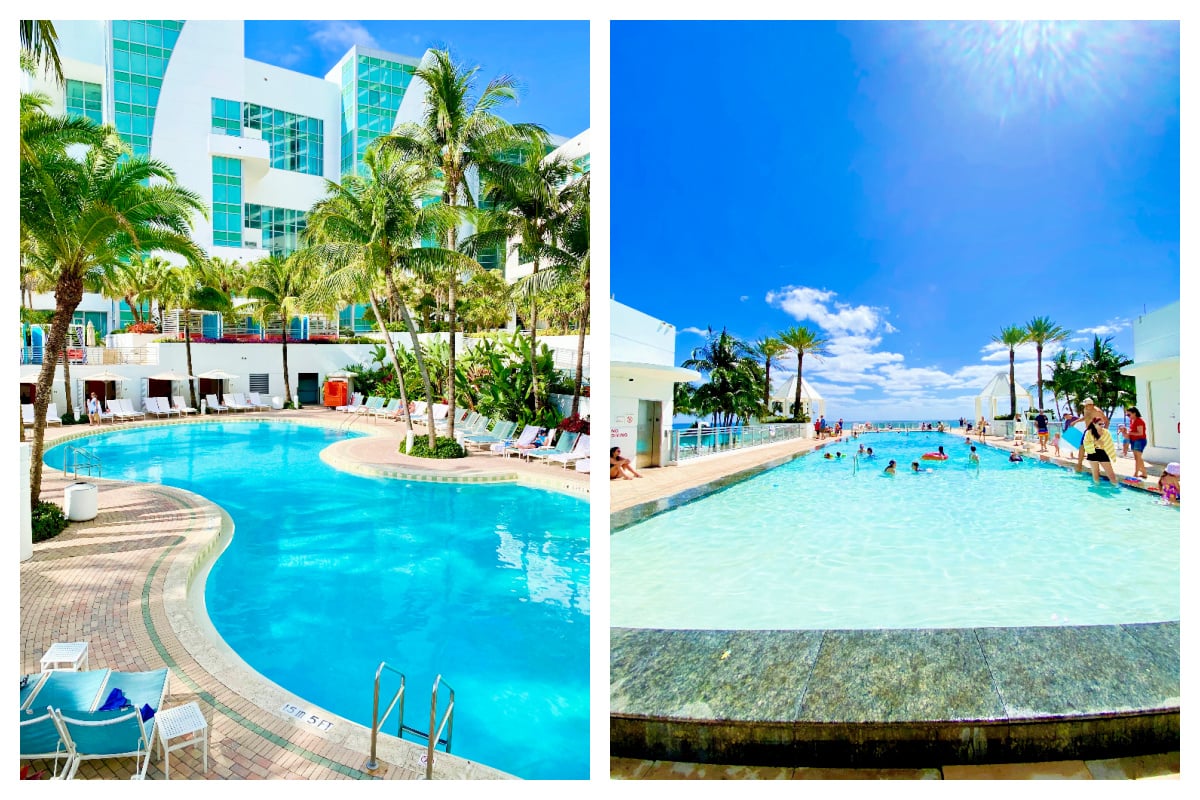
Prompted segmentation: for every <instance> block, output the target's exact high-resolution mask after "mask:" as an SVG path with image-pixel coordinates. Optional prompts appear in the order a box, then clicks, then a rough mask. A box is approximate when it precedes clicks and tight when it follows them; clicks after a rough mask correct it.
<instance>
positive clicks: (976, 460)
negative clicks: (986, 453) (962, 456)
mask: <svg viewBox="0 0 1200 800" xmlns="http://www.w3.org/2000/svg"><path fill="white" fill-rule="evenodd" d="M970 460H971V461H973V462H974V463H976V464H978V463H979V453H977V452H975V445H971V459H970Z"/></svg>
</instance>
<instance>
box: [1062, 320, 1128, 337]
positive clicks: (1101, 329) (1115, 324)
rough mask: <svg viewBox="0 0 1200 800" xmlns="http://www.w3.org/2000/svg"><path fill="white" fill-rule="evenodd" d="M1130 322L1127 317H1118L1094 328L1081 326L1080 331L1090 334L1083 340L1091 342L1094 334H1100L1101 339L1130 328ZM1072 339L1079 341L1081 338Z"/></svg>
mask: <svg viewBox="0 0 1200 800" xmlns="http://www.w3.org/2000/svg"><path fill="white" fill-rule="evenodd" d="M1130 324H1131V323H1130V321H1129V320H1127V319H1120V318H1117V319H1114V320H1110V321H1109V322H1106V323H1104V324H1103V325H1097V326H1096V327H1094V328H1080V329H1079V331H1078V333H1086V334H1088V338H1087V339H1084V340H1082V341H1086V342H1090V341H1092V339H1091V337H1092V335H1096V336H1099V337H1100V338H1101V339H1103V338H1104V337H1105V336H1113V335H1115V334H1117V333H1120V332H1121V331H1123V330H1125V329H1126V328H1128V327H1129V326H1130ZM1072 341H1079V340H1072Z"/></svg>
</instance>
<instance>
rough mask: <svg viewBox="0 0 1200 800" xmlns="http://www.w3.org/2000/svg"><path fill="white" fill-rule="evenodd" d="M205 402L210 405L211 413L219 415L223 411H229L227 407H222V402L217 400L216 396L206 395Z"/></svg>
mask: <svg viewBox="0 0 1200 800" xmlns="http://www.w3.org/2000/svg"><path fill="white" fill-rule="evenodd" d="M204 402H206V403H208V410H209V411H212V412H214V413H217V414H220V413H221V412H222V411H228V410H229V408H228V407H227V406H223V405H221V401H219V400H217V396H216V395H215V394H208V395H205V396H204Z"/></svg>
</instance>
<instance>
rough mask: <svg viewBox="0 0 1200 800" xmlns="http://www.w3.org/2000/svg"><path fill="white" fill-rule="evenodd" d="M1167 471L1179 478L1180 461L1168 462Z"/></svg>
mask: <svg viewBox="0 0 1200 800" xmlns="http://www.w3.org/2000/svg"><path fill="white" fill-rule="evenodd" d="M1166 472H1167V474H1168V475H1174V476H1175V477H1176V478H1178V477H1179V462H1178V461H1172V462H1171V463H1170V464H1167V470H1166Z"/></svg>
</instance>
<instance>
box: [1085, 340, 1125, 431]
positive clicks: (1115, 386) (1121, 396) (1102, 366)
mask: <svg viewBox="0 0 1200 800" xmlns="http://www.w3.org/2000/svg"><path fill="white" fill-rule="evenodd" d="M1081 355H1082V357H1083V361H1082V363H1081V364H1080V368H1079V372H1080V380H1081V381H1082V383H1083V385H1084V386H1086V387H1088V393H1089V394H1090V395H1091V396H1092V399H1093V400H1095V402H1096V407H1097V408H1102V409H1104V413H1105V415H1106V416H1108V417H1110V418H1111V417H1112V414H1113V411H1114V410H1115V409H1117V408H1127V407H1129V406H1133V405H1137V381H1136V380H1135V379H1134V377H1133V376H1132V375H1124V374H1122V372H1121V370H1123V369H1124V368H1125V367H1128V366H1129V365H1130V364H1132V363H1133V359H1131V358H1128V357H1127V356H1124V355H1122V354H1121V353H1118V352H1117V351H1116V350H1114V349H1113V346H1112V337H1111V336H1108V337H1105V338H1104V339H1103V340H1102V339H1101V338H1100V337H1099V336H1095V337H1094V338H1093V340H1092V346H1091V347H1090V348H1088V349H1087V350H1084V351H1082V353H1081Z"/></svg>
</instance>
